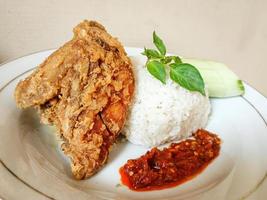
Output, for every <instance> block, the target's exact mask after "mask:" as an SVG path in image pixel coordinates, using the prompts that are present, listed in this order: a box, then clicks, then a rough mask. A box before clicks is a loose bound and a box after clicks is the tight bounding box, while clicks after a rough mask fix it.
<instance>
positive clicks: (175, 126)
mask: <svg viewBox="0 0 267 200" xmlns="http://www.w3.org/2000/svg"><path fill="white" fill-rule="evenodd" d="M132 62H133V65H134V67H135V69H134V73H135V81H136V90H135V96H134V100H133V103H132V107H131V109H130V113H129V116H128V119H127V121H126V124H125V127H124V129H123V131H122V132H123V133H124V134H125V135H126V137H127V139H128V140H129V141H130V142H131V143H133V144H137V145H144V146H147V147H152V146H158V145H160V144H164V143H167V142H171V141H175V140H179V139H183V138H186V137H188V136H190V135H191V134H192V133H193V132H195V131H196V130H197V129H199V128H204V127H205V125H206V123H207V120H208V115H209V113H210V102H209V98H208V97H207V96H208V95H206V96H203V95H201V94H200V93H198V92H190V91H188V90H186V89H184V88H182V87H180V86H179V85H178V84H177V83H174V82H173V81H172V80H171V79H170V78H169V77H168V79H167V82H166V85H164V84H162V83H161V82H160V81H159V80H157V79H155V78H154V77H153V76H152V75H151V74H150V73H149V72H148V71H147V69H146V67H145V62H146V58H145V57H144V56H136V57H132Z"/></svg>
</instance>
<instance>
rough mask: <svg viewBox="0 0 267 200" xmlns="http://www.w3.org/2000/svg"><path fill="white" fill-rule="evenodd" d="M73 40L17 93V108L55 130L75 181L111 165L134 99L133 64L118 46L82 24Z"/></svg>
mask: <svg viewBox="0 0 267 200" xmlns="http://www.w3.org/2000/svg"><path fill="white" fill-rule="evenodd" d="M73 32H74V37H73V39H72V40H70V41H69V42H67V43H66V44H64V45H63V46H62V47H61V48H59V49H58V50H57V51H55V52H54V53H53V54H51V55H50V56H49V57H48V58H47V59H46V60H45V61H44V62H43V63H42V64H41V65H39V66H38V67H37V69H36V70H35V71H34V72H33V73H32V74H31V75H30V76H29V77H27V78H26V79H25V80H23V81H20V82H19V84H18V85H17V87H16V90H15V99H16V103H17V106H18V107H19V108H28V107H35V108H36V109H37V110H38V112H39V114H40V117H41V122H42V123H45V124H52V125H55V126H56V128H57V131H58V134H59V136H60V137H61V138H62V139H63V145H62V150H63V151H64V153H65V154H66V155H67V156H69V157H70V159H71V169H72V173H73V175H74V177H75V178H76V179H85V178H88V177H90V176H92V175H93V174H94V173H96V172H97V171H98V170H99V169H100V168H101V167H102V166H103V165H104V164H105V162H106V161H107V158H108V154H109V151H110V148H111V146H112V144H113V143H114V142H115V140H116V138H117V136H118V135H119V133H120V131H121V129H122V127H123V125H124V123H125V120H126V117H127V112H128V109H129V106H130V104H131V100H132V97H133V93H134V76H133V72H132V64H131V61H130V59H129V58H128V57H127V54H126V52H125V51H124V48H123V46H122V45H121V44H120V42H119V41H118V40H117V39H115V38H113V37H112V36H111V35H109V34H108V33H107V32H106V30H105V28H104V27H103V26H102V25H101V24H99V23H97V22H95V21H87V20H85V21H83V22H82V23H80V24H78V25H77V26H76V27H75V28H74V30H73Z"/></svg>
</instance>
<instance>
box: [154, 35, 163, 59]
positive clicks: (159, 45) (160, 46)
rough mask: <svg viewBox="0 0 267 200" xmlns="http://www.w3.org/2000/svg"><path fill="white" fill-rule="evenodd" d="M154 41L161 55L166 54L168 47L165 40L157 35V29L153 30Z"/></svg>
mask: <svg viewBox="0 0 267 200" xmlns="http://www.w3.org/2000/svg"><path fill="white" fill-rule="evenodd" d="M153 43H154V44H155V46H156V47H157V49H158V50H159V52H160V53H161V55H163V56H165V54H166V47H165V45H164V43H163V41H162V40H161V39H160V38H159V36H157V34H156V32H155V31H154V32H153Z"/></svg>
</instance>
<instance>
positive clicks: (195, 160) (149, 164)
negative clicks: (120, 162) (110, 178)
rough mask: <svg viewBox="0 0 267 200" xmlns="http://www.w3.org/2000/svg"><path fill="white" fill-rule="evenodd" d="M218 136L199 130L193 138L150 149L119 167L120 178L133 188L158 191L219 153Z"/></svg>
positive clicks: (192, 173) (178, 181) (190, 175)
mask: <svg viewBox="0 0 267 200" xmlns="http://www.w3.org/2000/svg"><path fill="white" fill-rule="evenodd" d="M220 144H221V140H220V138H219V137H218V136H217V135H215V134H212V133H210V132H208V131H206V130H203V129H200V130H198V131H197V132H196V133H194V134H193V138H192V139H187V140H184V141H182V142H179V143H172V144H171V145H170V146H169V147H168V148H164V149H163V150H159V149H157V148H153V149H152V150H151V151H148V152H147V153H146V154H145V155H143V156H141V157H140V158H138V159H133V160H128V161H127V163H126V164H125V165H124V166H122V167H121V168H120V174H121V181H122V183H123V184H124V185H126V186H128V187H129V188H130V189H132V190H135V191H149V190H160V189H165V188H169V187H174V186H177V185H179V184H181V183H183V182H185V181H187V180H190V179H192V178H193V177H194V176H196V175H197V174H198V173H200V172H201V171H202V170H204V168H205V167H206V166H207V165H208V164H209V163H210V162H211V161H212V160H213V159H215V158H216V157H217V156H218V155H219V152H220Z"/></svg>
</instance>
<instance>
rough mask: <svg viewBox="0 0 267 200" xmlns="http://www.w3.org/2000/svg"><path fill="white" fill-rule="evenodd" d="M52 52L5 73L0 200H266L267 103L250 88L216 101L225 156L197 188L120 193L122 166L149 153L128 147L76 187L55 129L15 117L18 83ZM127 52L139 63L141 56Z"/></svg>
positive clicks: (0, 82) (1, 76) (0, 72)
mask: <svg viewBox="0 0 267 200" xmlns="http://www.w3.org/2000/svg"><path fill="white" fill-rule="evenodd" d="M52 51H53V50H49V51H43V52H39V53H35V54H31V55H29V56H25V57H22V58H19V59H17V60H14V61H12V62H9V63H6V64H3V65H2V66H1V67H0V111H1V112H0V114H1V117H0V199H1V198H2V199H64V200H67V199H79V200H80V199H121V200H123V199H153V200H157V199H205V200H208V199H214V197H216V200H217V199H227V200H236V199H266V198H267V196H266V195H267V193H266V188H267V183H266V180H265V179H266V176H267V175H266V173H267V156H266V152H267V123H266V121H267V100H266V98H265V97H263V96H262V95H261V94H259V93H258V92H257V91H255V90H254V89H253V88H251V87H250V86H248V85H245V88H246V94H245V95H244V96H243V97H234V98H225V99H211V103H212V114H211V116H210V118H209V122H208V126H207V127H206V129H207V130H209V131H212V132H215V133H217V134H218V135H219V136H220V138H221V139H222V141H223V143H222V149H221V154H220V156H219V157H218V158H217V159H216V160H215V161H213V162H212V163H211V164H210V165H209V166H208V167H207V168H206V169H205V170H204V172H202V173H201V174H200V175H198V176H197V177H196V178H194V179H193V180H191V181H188V182H186V183H184V184H182V185H180V186H178V187H175V188H171V189H166V190H160V191H151V192H133V191H131V190H129V189H128V188H127V187H125V186H122V185H121V183H120V176H119V172H118V170H119V168H120V166H122V165H123V164H124V163H125V162H126V161H127V160H128V159H132V158H136V157H139V156H140V155H142V154H144V153H145V152H146V151H147V150H148V149H146V148H144V147H140V146H136V145H132V144H130V143H129V142H124V143H119V144H116V145H115V146H114V148H113V150H112V152H111V154H110V157H109V161H108V163H107V165H105V167H104V168H103V169H102V170H101V171H100V172H99V173H97V174H96V175H95V176H93V177H92V178H90V179H87V180H83V181H76V180H74V179H73V178H72V176H71V173H70V168H69V160H68V158H66V157H65V156H64V155H63V153H62V152H61V150H60V148H59V146H60V141H59V140H58V139H57V138H56V137H55V129H54V128H53V127H49V126H45V125H42V124H40V123H39V118H38V116H37V115H36V113H35V112H34V111H33V110H31V109H26V110H20V109H18V108H17V107H16V105H15V101H14V97H13V93H14V89H15V86H16V84H17V83H18V81H19V80H21V79H23V78H25V77H26V76H28V75H29V74H30V73H31V72H32V70H33V69H34V67H35V66H37V65H38V64H39V63H41V62H42V61H43V60H44V59H45V58H46V57H47V56H48V55H49V54H51V52H52ZM126 51H127V52H128V54H129V55H130V56H134V55H139V54H140V52H141V51H142V49H137V48H126ZM22 197H23V198H22ZM265 197H266V198H265Z"/></svg>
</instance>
